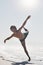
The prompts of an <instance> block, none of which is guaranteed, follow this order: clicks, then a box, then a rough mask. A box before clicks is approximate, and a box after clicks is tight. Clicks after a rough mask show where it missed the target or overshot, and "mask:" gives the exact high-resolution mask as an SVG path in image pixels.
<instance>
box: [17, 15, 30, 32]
mask: <svg viewBox="0 0 43 65" xmlns="http://www.w3.org/2000/svg"><path fill="white" fill-rule="evenodd" d="M30 17H31V16H30V15H29V16H28V17H27V18H26V20H25V21H24V23H23V24H22V26H21V27H20V28H19V29H18V30H19V31H20V30H21V29H22V28H23V27H24V26H25V24H26V22H27V20H28V19H29V18H30Z"/></svg>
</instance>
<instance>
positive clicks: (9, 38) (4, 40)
mask: <svg viewBox="0 0 43 65" xmlns="http://www.w3.org/2000/svg"><path fill="white" fill-rule="evenodd" d="M12 37H13V34H12V35H11V36H10V37H8V38H6V39H5V40H4V43H6V41H7V40H9V39H11V38H12Z"/></svg>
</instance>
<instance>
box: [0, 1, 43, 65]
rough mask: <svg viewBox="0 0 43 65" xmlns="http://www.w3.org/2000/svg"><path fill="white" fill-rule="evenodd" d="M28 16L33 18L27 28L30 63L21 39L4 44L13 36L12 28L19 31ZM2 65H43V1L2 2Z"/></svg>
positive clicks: (0, 19) (0, 37)
mask: <svg viewBox="0 0 43 65" xmlns="http://www.w3.org/2000/svg"><path fill="white" fill-rule="evenodd" d="M28 3H30V4H29V5H27V4H28ZM28 15H31V18H30V19H29V20H28V21H27V23H26V25H25V27H26V28H27V29H28V30H29V35H28V36H27V38H26V47H27V50H28V53H29V55H30V57H31V61H30V62H29V61H28V57H27V56H26V54H25V53H24V50H23V47H22V45H21V43H20V41H19V39H17V38H11V39H10V40H9V41H7V42H6V44H4V39H5V38H7V37H9V36H10V35H11V34H12V32H11V31H10V26H11V25H15V26H16V27H17V29H18V28H19V27H20V26H21V25H22V23H23V21H24V20H25V19H26V17H27V16H28ZM22 32H25V31H24V29H22ZM0 65H43V0H32V2H30V1H29V0H18V1H17V0H16V1H15V0H4V1H3V0H0Z"/></svg>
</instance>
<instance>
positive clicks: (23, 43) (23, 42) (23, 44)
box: [21, 40, 31, 61]
mask: <svg viewBox="0 0 43 65" xmlns="http://www.w3.org/2000/svg"><path fill="white" fill-rule="evenodd" d="M21 44H22V46H23V48H24V51H25V53H26V55H27V56H28V58H29V60H28V61H30V60H31V59H30V56H29V54H28V51H27V49H26V46H25V40H24V41H22V42H21Z"/></svg>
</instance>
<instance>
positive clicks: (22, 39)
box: [4, 15, 31, 61]
mask: <svg viewBox="0 0 43 65" xmlns="http://www.w3.org/2000/svg"><path fill="white" fill-rule="evenodd" d="M30 17H31V16H30V15H29V16H28V17H27V18H26V20H25V21H24V23H23V25H22V26H21V27H20V28H19V29H18V30H17V28H16V26H11V27H10V30H11V31H12V32H13V34H11V36H9V37H8V38H6V39H5V40H4V43H6V41H7V40H9V39H11V38H12V37H16V38H18V39H19V40H20V42H21V45H22V46H23V48H24V51H25V53H26V55H27V56H28V58H29V59H28V61H30V60H31V58H30V56H29V54H28V51H27V49H26V45H25V39H26V37H27V35H28V33H29V31H28V30H27V29H26V28H24V26H25V24H26V22H27V20H28V19H29V18H30ZM22 28H24V30H25V31H26V33H22V32H21V30H22Z"/></svg>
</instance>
